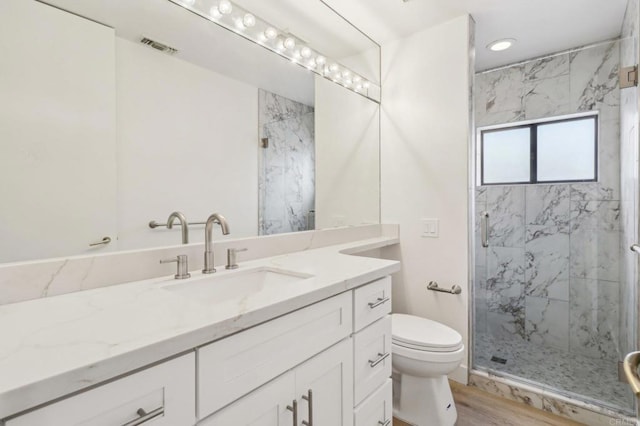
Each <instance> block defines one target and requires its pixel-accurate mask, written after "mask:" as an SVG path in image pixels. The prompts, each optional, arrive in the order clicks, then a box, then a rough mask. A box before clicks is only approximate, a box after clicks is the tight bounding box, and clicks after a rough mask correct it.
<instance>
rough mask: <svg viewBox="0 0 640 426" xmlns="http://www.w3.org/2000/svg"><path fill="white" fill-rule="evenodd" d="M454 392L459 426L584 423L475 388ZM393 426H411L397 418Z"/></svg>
mask: <svg viewBox="0 0 640 426" xmlns="http://www.w3.org/2000/svg"><path fill="white" fill-rule="evenodd" d="M451 391H452V392H453V399H454V400H455V401H456V409H457V410H458V421H457V422H456V426H494V425H495V426H498V425H499V426H508V425H514V426H567V425H569V426H570V425H580V424H581V423H576V422H573V421H571V420H566V419H564V418H562V417H558V416H555V415H553V414H549V413H547V412H545V411H542V410H537V409H535V408H533V407H529V406H527V405H524V404H519V403H517V402H513V401H509V400H508V399H504V398H500V397H497V396H495V395H492V394H490V393H487V392H484V391H482V390H480V389H478V388H475V387H471V386H464V385H461V384H459V383H455V382H451ZM393 426H409V425H407V424H406V423H404V422H401V421H400V420H396V419H394V420H393Z"/></svg>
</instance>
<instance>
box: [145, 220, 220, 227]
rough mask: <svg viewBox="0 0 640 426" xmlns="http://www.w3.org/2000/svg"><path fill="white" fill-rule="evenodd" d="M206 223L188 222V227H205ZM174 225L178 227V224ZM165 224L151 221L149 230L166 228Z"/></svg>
mask: <svg viewBox="0 0 640 426" xmlns="http://www.w3.org/2000/svg"><path fill="white" fill-rule="evenodd" d="M206 224H207V222H189V225H206ZM176 225H178V226H180V223H179V222H178V223H176ZM166 226H167V224H166V223H159V222H157V221H155V220H152V221H151V222H149V228H151V229H155V228H161V227H166Z"/></svg>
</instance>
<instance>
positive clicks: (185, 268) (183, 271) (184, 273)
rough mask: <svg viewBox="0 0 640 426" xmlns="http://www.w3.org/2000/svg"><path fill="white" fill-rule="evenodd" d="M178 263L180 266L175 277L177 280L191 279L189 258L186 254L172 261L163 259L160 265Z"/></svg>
mask: <svg viewBox="0 0 640 426" xmlns="http://www.w3.org/2000/svg"><path fill="white" fill-rule="evenodd" d="M173 262H176V263H177V264H178V265H177V266H178V271H177V273H176V274H175V275H174V276H173V277H174V278H175V279H176V280H183V279H185V278H189V277H191V274H190V273H189V258H188V257H187V255H186V254H179V255H177V256H176V257H174V258H172V259H162V260H160V263H173Z"/></svg>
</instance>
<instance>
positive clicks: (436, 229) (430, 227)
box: [422, 219, 440, 238]
mask: <svg viewBox="0 0 640 426" xmlns="http://www.w3.org/2000/svg"><path fill="white" fill-rule="evenodd" d="M438 237H440V220H438V219H422V238H438Z"/></svg>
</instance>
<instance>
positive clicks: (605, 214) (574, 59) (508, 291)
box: [475, 41, 620, 358]
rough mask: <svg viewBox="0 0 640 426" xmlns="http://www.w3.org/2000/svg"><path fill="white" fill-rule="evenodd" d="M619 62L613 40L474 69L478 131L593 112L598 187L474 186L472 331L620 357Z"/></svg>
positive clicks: (617, 44)
mask: <svg viewBox="0 0 640 426" xmlns="http://www.w3.org/2000/svg"><path fill="white" fill-rule="evenodd" d="M619 62H620V42H619V41H612V42H606V43H602V44H599V45H596V46H592V47H588V48H582V49H577V50H574V51H571V52H568V53H563V54H559V55H555V56H550V57H545V58H541V59H537V60H533V61H530V62H526V63H521V64H517V65H514V66H510V67H507V68H502V69H498V70H494V71H489V72H485V73H480V74H478V75H476V85H475V99H476V104H475V108H476V125H477V126H478V127H482V126H488V125H495V124H504V123H510V122H516V121H522V120H532V119H539V118H545V117H554V116H560V115H565V114H572V113H577V112H583V111H599V113H600V140H599V163H600V164H599V181H598V182H597V183H584V184H573V185H572V184H552V185H511V186H487V187H477V188H476V213H477V214H476V217H479V215H480V212H482V211H488V212H489V215H490V227H489V248H486V249H485V248H482V247H481V246H480V238H479V234H477V238H476V241H478V243H477V246H476V277H477V279H476V284H475V285H476V288H475V290H476V295H483V296H484V297H483V299H480V301H479V303H480V305H479V306H476V323H477V326H476V330H477V332H480V333H482V332H485V333H490V334H491V335H492V336H493V337H498V338H505V337H507V338H515V339H524V340H527V341H530V342H533V343H536V344H540V345H542V346H550V347H553V348H557V349H561V350H564V351H568V352H574V351H575V352H581V353H586V354H588V355H589V356H591V357H594V358H617V357H618V351H619V334H620V330H619V328H620V327H619V325H620V293H619V289H620V268H619V260H618V259H619V248H620V135H619V133H620V90H619V89H618V69H619ZM476 230H477V231H476V232H478V233H479V222H478V223H477V225H476ZM483 301H484V303H482V302H483Z"/></svg>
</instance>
